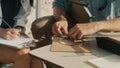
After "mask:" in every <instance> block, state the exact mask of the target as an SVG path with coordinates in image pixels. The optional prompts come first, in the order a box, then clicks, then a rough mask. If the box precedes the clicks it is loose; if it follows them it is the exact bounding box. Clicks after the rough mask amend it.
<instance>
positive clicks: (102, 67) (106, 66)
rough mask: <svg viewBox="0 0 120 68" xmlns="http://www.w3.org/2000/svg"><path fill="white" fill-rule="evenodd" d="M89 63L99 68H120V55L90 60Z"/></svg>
mask: <svg viewBox="0 0 120 68" xmlns="http://www.w3.org/2000/svg"><path fill="white" fill-rule="evenodd" d="M88 62H89V63H90V64H91V65H93V66H95V67H97V68H120V56H118V55H109V56H105V57H101V58H96V59H92V60H88Z"/></svg>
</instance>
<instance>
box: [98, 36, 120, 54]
mask: <svg viewBox="0 0 120 68" xmlns="http://www.w3.org/2000/svg"><path fill="white" fill-rule="evenodd" d="M96 40H97V45H98V47H99V48H102V49H104V50H107V51H109V52H112V53H114V54H117V55H120V43H119V42H117V41H115V40H113V39H110V38H108V37H97V38H96Z"/></svg>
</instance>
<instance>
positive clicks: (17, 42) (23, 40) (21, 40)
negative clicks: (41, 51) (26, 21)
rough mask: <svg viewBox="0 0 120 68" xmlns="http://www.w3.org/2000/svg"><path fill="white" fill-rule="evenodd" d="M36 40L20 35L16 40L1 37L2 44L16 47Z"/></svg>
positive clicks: (0, 42)
mask: <svg viewBox="0 0 120 68" xmlns="http://www.w3.org/2000/svg"><path fill="white" fill-rule="evenodd" d="M32 40H34V39H33V38H25V37H18V38H16V39H14V40H6V39H4V38H1V37H0V44H3V45H5V46H11V47H15V48H22V47H23V44H25V43H27V42H29V41H32Z"/></svg>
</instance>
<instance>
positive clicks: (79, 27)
mask: <svg viewBox="0 0 120 68" xmlns="http://www.w3.org/2000/svg"><path fill="white" fill-rule="evenodd" d="M97 31H98V28H97V26H96V23H87V24H76V25H75V26H74V27H73V28H71V29H70V30H69V37H70V38H73V39H82V37H83V36H84V35H91V34H94V33H96V32H97Z"/></svg>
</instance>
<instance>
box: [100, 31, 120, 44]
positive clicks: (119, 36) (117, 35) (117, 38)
mask: <svg viewBox="0 0 120 68" xmlns="http://www.w3.org/2000/svg"><path fill="white" fill-rule="evenodd" d="M99 34H101V35H106V36H107V35H108V37H106V39H108V40H111V41H113V42H115V43H118V44H120V32H113V31H111V32H100V33H99ZM110 35H111V36H110ZM112 35H113V36H112Z"/></svg>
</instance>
